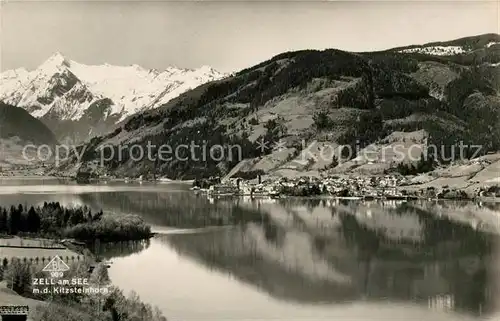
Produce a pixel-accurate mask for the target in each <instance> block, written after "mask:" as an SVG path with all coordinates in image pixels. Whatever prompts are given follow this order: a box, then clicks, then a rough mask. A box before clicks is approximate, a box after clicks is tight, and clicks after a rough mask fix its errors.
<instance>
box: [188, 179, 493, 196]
mask: <svg viewBox="0 0 500 321" xmlns="http://www.w3.org/2000/svg"><path fill="white" fill-rule="evenodd" d="M410 184H411V182H410V178H409V177H406V176H402V175H385V176H329V177H321V178H318V177H299V178H285V177H282V178H267V179H265V180H263V179H262V177H261V176H259V177H257V178H256V179H251V180H244V179H241V178H229V179H226V180H221V179H219V178H218V177H212V178H209V179H202V180H195V181H194V183H193V187H192V190H193V191H196V192H204V193H207V194H209V195H212V196H230V195H233V196H268V197H280V196H305V197H307V196H332V197H343V198H359V199H470V198H471V197H470V196H469V195H467V194H466V193H465V192H464V191H462V190H455V189H446V188H445V189H441V190H438V189H436V188H434V187H428V188H425V189H411V188H408V187H409V186H410ZM477 196H483V197H487V196H490V197H500V188H499V187H494V188H491V189H490V190H485V191H479V192H478V195H477Z"/></svg>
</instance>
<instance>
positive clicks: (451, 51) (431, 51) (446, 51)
mask: <svg viewBox="0 0 500 321" xmlns="http://www.w3.org/2000/svg"><path fill="white" fill-rule="evenodd" d="M399 52H402V53H421V54H426V55H434V56H452V55H458V54H463V53H467V51H466V50H464V49H463V48H462V47H460V46H432V47H417V48H410V49H403V50H400V51H399Z"/></svg>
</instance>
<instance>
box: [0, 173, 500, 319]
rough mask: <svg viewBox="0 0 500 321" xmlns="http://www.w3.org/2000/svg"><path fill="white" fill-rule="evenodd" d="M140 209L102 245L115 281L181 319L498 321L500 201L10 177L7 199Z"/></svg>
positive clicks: (0, 189) (2, 190)
mask: <svg viewBox="0 0 500 321" xmlns="http://www.w3.org/2000/svg"><path fill="white" fill-rule="evenodd" d="M44 201H58V202H60V203H61V204H63V205H87V206H89V207H91V208H95V209H96V210H98V209H101V208H102V209H103V210H104V211H105V212H106V213H110V214H112V215H124V214H129V213H133V214H138V215H140V216H142V217H143V218H144V220H145V221H146V222H147V223H149V224H151V225H152V227H153V231H154V232H157V233H158V235H157V236H156V237H154V238H153V239H151V240H148V241H142V242H126V243H119V244H101V245H100V246H99V248H98V249H96V251H97V252H98V254H99V255H100V256H102V257H104V258H107V259H110V260H111V261H112V262H113V263H112V264H111V267H110V270H109V274H110V277H111V279H112V282H113V284H114V285H116V286H118V287H120V288H121V289H123V290H124V291H125V292H129V291H132V290H133V291H135V292H137V293H138V294H139V296H140V297H141V299H142V300H143V301H145V302H148V303H150V304H153V305H156V306H158V307H159V308H160V309H161V310H162V312H163V313H164V315H165V316H166V317H167V318H168V319H169V320H174V321H182V320H186V321H195V320H213V321H215V320H217V321H224V320H238V321H240V320H252V321H256V320H273V321H276V320H283V321H292V320H304V321H306V320H307V321H315V320H352V321H365V320H366V321H369V320H377V321H381V320H384V321H385V320H403V319H404V320H426V321H427V320H429V321H430V320H436V321H440V320H443V321H447V320H450V321H451V320H471V321H472V320H483V319H488V320H498V319H499V315H498V311H499V310H500V309H499V306H498V303H499V299H498V297H499V294H500V291H499V287H498V284H499V282H498V281H499V279H498V276H499V275H500V271H499V269H500V255H499V247H498V244H499V243H498V240H499V238H498V236H496V235H497V234H496V233H498V231H500V228H499V226H500V225H499V224H498V222H499V219H498V218H499V217H500V216H499V215H500V204H486V203H482V204H474V203H459V202H422V201H418V202H417V201H415V202H396V201H384V202H382V201H378V202H360V201H339V200H326V199H323V200H319V199H298V198H290V199H275V200H273V199H250V198H239V199H209V198H207V197H206V196H203V195H195V194H193V192H191V191H189V186H188V185H184V184H174V183H169V184H151V183H150V184H147V183H144V184H137V183H133V184H125V183H109V184H100V185H75V184H73V183H68V182H65V181H60V180H55V179H38V180H15V179H8V180H0V204H1V205H4V206H5V205H11V204H19V203H21V204H23V205H36V204H39V203H43V202H44Z"/></svg>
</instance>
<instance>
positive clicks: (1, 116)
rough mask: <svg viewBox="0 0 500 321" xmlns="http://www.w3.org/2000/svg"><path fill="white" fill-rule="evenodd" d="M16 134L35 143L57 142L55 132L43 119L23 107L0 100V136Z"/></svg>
mask: <svg viewBox="0 0 500 321" xmlns="http://www.w3.org/2000/svg"><path fill="white" fill-rule="evenodd" d="M15 136H17V137H19V138H20V139H21V140H23V141H29V142H31V143H33V144H49V145H53V144H55V143H57V140H56V138H55V136H54V134H53V133H52V132H51V131H50V129H48V128H47V126H45V125H44V124H43V123H42V122H41V121H39V120H38V119H36V118H34V117H33V116H31V115H30V114H29V113H28V112H26V111H25V110H24V109H22V108H18V107H14V106H10V105H7V104H4V103H2V102H0V138H4V139H8V138H12V137H15Z"/></svg>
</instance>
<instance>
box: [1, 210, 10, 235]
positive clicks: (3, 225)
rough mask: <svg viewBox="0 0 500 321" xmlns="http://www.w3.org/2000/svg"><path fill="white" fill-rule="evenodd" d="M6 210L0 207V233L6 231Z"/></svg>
mask: <svg viewBox="0 0 500 321" xmlns="http://www.w3.org/2000/svg"><path fill="white" fill-rule="evenodd" d="M7 216H8V215H7V210H6V209H5V208H4V209H0V233H3V232H7V231H8V229H7Z"/></svg>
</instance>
